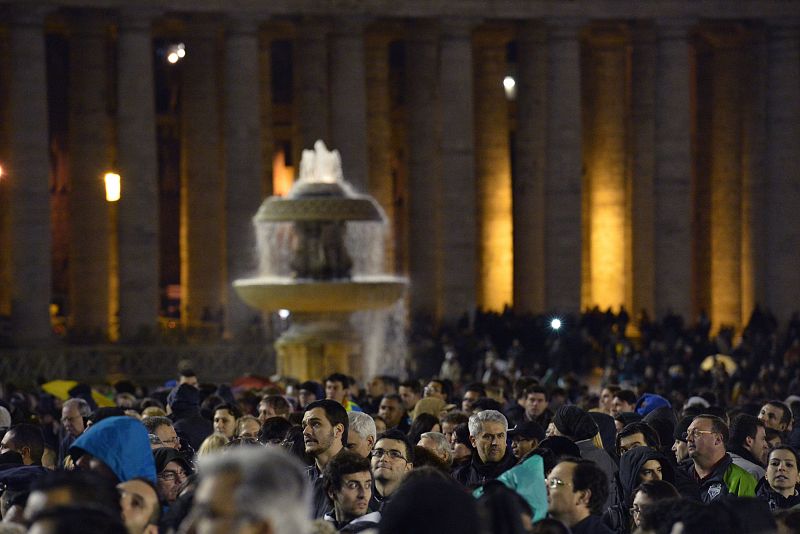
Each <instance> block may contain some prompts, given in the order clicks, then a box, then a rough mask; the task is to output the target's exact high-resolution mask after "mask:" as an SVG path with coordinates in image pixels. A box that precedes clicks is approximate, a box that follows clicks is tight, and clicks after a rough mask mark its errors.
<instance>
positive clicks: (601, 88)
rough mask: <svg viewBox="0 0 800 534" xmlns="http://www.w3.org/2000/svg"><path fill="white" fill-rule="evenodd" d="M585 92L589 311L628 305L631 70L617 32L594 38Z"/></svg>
mask: <svg viewBox="0 0 800 534" xmlns="http://www.w3.org/2000/svg"><path fill="white" fill-rule="evenodd" d="M588 54H589V61H588V62H587V63H588V64H589V65H590V68H589V74H588V76H590V77H591V81H590V82H587V85H588V89H587V91H585V92H586V93H587V95H589V96H590V99H591V101H590V102H589V103H587V104H588V105H587V112H586V118H587V124H585V125H584V141H585V143H584V166H585V168H586V178H585V180H584V188H585V189H584V191H585V193H584V194H585V198H586V200H585V205H586V214H585V217H584V224H588V228H587V233H588V235H587V237H588V243H586V244H585V246H584V253H585V254H587V253H588V262H586V265H587V268H588V269H589V273H586V274H588V283H589V287H588V288H587V289H588V290H589V291H587V292H586V293H587V295H586V297H587V298H588V301H587V302H584V303H583V304H584V307H586V306H594V305H597V306H600V308H601V309H606V308H609V307H612V308H617V307H618V306H620V305H621V304H626V289H627V287H626V285H627V284H626V283H627V282H628V281H629V276H628V274H629V273H628V272H627V270H626V268H625V267H626V257H627V254H628V250H627V244H628V243H627V239H626V222H627V202H626V200H627V198H626V197H627V191H626V186H627V184H626V181H627V180H626V178H627V176H626V173H627V152H626V141H627V135H628V133H627V131H626V126H627V124H626V121H625V118H626V115H627V107H628V106H627V104H628V102H627V65H626V60H627V58H626V55H627V50H626V43H625V40H624V37H623V36H622V35H621V34H620V32H619V30H617V29H616V28H605V29H603V28H600V29H597V30H595V31H594V32H592V35H591V37H590V49H589V52H588Z"/></svg>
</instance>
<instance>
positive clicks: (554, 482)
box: [547, 478, 569, 489]
mask: <svg viewBox="0 0 800 534" xmlns="http://www.w3.org/2000/svg"><path fill="white" fill-rule="evenodd" d="M547 485H548V486H550V489H556V488H558V487H561V486H569V482H564V481H563V480H561V479H560V478H551V479H549V480H547Z"/></svg>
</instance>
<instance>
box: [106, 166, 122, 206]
mask: <svg viewBox="0 0 800 534" xmlns="http://www.w3.org/2000/svg"><path fill="white" fill-rule="evenodd" d="M103 180H105V183H106V200H107V201H108V202H116V201H118V200H119V199H120V196H121V193H122V184H121V181H120V176H119V174H117V173H114V172H107V173H106V175H105V176H104V177H103Z"/></svg>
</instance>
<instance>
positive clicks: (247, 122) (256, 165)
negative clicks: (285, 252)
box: [224, 18, 262, 334]
mask: <svg viewBox="0 0 800 534" xmlns="http://www.w3.org/2000/svg"><path fill="white" fill-rule="evenodd" d="M224 71H225V81H224V87H225V92H224V109H225V231H226V234H225V247H226V258H227V269H226V274H227V283H226V284H225V291H226V293H227V299H226V300H227V303H228V307H227V313H226V319H227V329H228V332H229V333H232V334H239V333H242V332H244V331H246V330H247V328H248V326H249V324H250V318H251V317H252V316H253V312H252V311H251V310H250V309H249V308H248V306H246V305H245V304H244V302H242V301H241V299H240V298H239V297H238V296H237V295H236V292H235V291H233V289H232V284H233V281H234V280H236V279H237V278H242V277H244V276H247V275H252V273H253V272H254V270H255V267H256V265H257V260H256V257H255V254H254V251H253V243H255V242H256V239H255V231H254V229H253V215H255V213H256V211H257V210H258V206H259V205H260V203H261V162H262V159H261V158H262V157H261V114H260V101H259V65H258V20H254V19H252V18H248V19H240V18H234V19H232V20H230V21H229V23H228V26H227V29H226V33H225V66H224Z"/></svg>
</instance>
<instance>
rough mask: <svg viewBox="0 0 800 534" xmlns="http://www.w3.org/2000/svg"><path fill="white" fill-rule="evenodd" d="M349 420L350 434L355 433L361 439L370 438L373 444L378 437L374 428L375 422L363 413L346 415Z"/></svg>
mask: <svg viewBox="0 0 800 534" xmlns="http://www.w3.org/2000/svg"><path fill="white" fill-rule="evenodd" d="M347 418H348V419H349V420H350V432H355V433H356V434H358V435H359V436H361V439H367V438H368V437H369V436H372V442H373V443H374V442H375V440H376V439H377V437H378V430H377V429H376V428H375V420H374V419H373V418H372V417H371V416H369V415H367V414H365V413H364V412H350V413H348V414H347Z"/></svg>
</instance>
